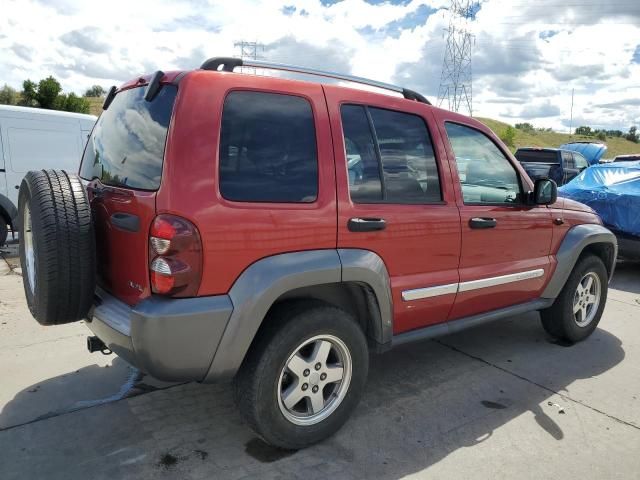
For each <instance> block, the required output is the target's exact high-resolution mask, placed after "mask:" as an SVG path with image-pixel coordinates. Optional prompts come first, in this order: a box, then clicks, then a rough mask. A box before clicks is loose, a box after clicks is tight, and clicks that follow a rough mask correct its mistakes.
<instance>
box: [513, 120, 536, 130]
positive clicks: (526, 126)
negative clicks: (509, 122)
mask: <svg viewBox="0 0 640 480" xmlns="http://www.w3.org/2000/svg"><path fill="white" fill-rule="evenodd" d="M516 128H517V129H518V130H522V131H523V132H533V131H535V128H534V126H533V125H531V124H530V123H529V122H524V123H516Z"/></svg>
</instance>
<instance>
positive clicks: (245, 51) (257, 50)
mask: <svg viewBox="0 0 640 480" xmlns="http://www.w3.org/2000/svg"><path fill="white" fill-rule="evenodd" d="M233 46H234V47H236V48H237V49H238V50H239V53H240V58H241V59H243V60H244V59H245V58H246V59H249V60H262V59H264V45H263V44H262V43H258V42H247V41H246V40H240V41H239V42H235V43H234V44H233ZM241 71H242V72H243V73H252V74H254V75H256V74H257V71H256V69H255V68H250V67H242V68H241Z"/></svg>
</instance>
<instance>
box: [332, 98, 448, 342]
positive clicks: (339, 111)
mask: <svg viewBox="0 0 640 480" xmlns="http://www.w3.org/2000/svg"><path fill="white" fill-rule="evenodd" d="M325 94H326V98H327V103H328V106H329V113H330V118H331V130H332V132H333V135H334V141H333V145H334V155H335V159H336V182H337V196H338V248H358V249H365V250H369V251H372V252H375V253H376V254H378V255H379V256H380V257H381V258H382V260H383V261H384V264H385V266H386V268H387V271H388V273H389V276H390V283H391V293H392V298H393V312H394V333H396V334H397V333H400V332H404V331H408V330H412V329H416V328H420V327H424V326H427V325H431V324H435V323H439V322H444V321H446V319H447V316H448V314H449V310H450V309H451V307H452V305H453V301H454V299H455V292H456V285H457V282H458V260H459V254H460V217H459V212H458V209H457V207H456V203H455V195H454V192H453V190H452V188H451V172H450V169H449V165H448V162H447V161H446V152H445V151H444V150H443V149H442V147H441V144H442V142H441V141H439V138H438V131H437V128H435V125H434V123H433V118H432V116H431V115H430V110H429V108H428V107H427V106H426V105H424V104H420V103H417V102H410V101H407V100H405V99H396V98H393V97H387V96H384V97H383V96H381V95H375V94H372V93H369V92H364V91H362V92H361V91H355V90H347V89H343V88H342V89H341V88H336V87H331V86H325ZM363 227H364V228H363Z"/></svg>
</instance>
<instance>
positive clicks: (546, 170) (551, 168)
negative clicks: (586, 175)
mask: <svg viewBox="0 0 640 480" xmlns="http://www.w3.org/2000/svg"><path fill="white" fill-rule="evenodd" d="M515 157H516V158H517V159H518V161H519V162H520V164H521V165H522V166H523V167H524V169H525V171H526V172H527V174H529V177H531V179H532V180H536V179H538V178H550V179H552V180H553V181H554V182H556V184H558V185H564V184H565V183H568V182H570V181H571V180H573V179H574V178H575V177H576V176H577V175H578V174H579V173H580V172H581V171H582V170H584V169H585V168H587V167H588V166H589V163H588V162H587V159H586V158H585V157H584V156H583V155H582V154H581V153H578V152H572V151H570V150H561V149H559V148H536V147H523V148H519V149H518V150H516V153H515Z"/></svg>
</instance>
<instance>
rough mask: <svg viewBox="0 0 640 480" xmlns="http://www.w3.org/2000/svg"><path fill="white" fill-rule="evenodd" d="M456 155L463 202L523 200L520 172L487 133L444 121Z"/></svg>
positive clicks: (514, 201)
mask: <svg viewBox="0 0 640 480" xmlns="http://www.w3.org/2000/svg"><path fill="white" fill-rule="evenodd" d="M445 128H446V130H447V136H448V137H449V142H450V143H451V148H452V149H453V153H454V155H455V157H456V166H457V168H458V172H459V178H460V182H461V186H462V197H463V200H464V203H476V204H478V203H479V204H483V203H491V204H495V203H506V204H513V203H516V202H520V201H521V196H522V195H521V189H520V180H519V178H518V172H517V171H516V169H515V168H514V167H513V165H511V162H510V161H509V159H508V158H507V157H505V156H504V154H503V153H502V152H501V151H500V149H499V148H498V147H497V146H496V145H495V143H493V141H492V140H491V139H490V138H489V137H487V136H486V135H485V134H484V133H482V132H480V131H478V130H475V129H473V128H470V127H466V126H464V125H459V124H457V123H450V122H446V123H445Z"/></svg>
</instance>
